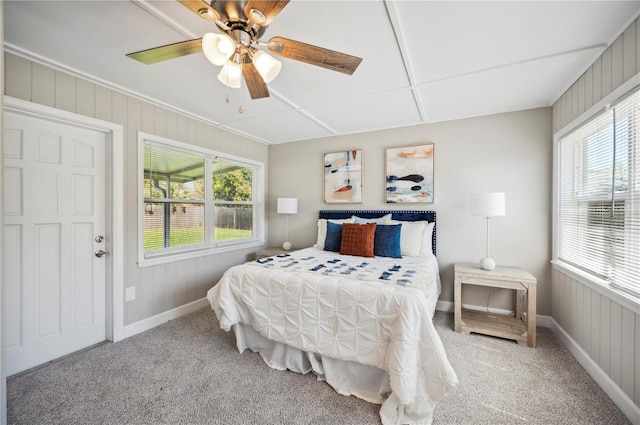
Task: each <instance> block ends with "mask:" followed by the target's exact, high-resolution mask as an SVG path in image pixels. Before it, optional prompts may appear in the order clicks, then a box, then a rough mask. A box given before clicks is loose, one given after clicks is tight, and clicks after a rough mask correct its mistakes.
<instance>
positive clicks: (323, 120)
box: [4, 0, 640, 143]
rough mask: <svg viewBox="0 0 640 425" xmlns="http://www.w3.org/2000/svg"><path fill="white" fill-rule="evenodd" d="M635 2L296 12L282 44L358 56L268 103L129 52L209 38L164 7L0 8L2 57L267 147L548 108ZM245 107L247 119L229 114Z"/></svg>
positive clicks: (344, 6) (190, 67)
mask: <svg viewBox="0 0 640 425" xmlns="http://www.w3.org/2000/svg"><path fill="white" fill-rule="evenodd" d="M639 12H640V1H567V2H563V1H498V2H491V1H469V2H461V1H392V0H386V1H382V0H361V1H327V0H324V1H310V0H292V1H291V2H290V3H289V4H288V5H287V7H285V9H284V10H283V11H282V12H281V13H280V14H279V15H278V16H277V17H276V19H275V20H274V21H273V22H272V23H271V25H270V26H269V28H268V29H267V31H266V33H265V34H264V36H263V37H262V38H263V39H264V40H268V39H269V38H271V37H273V36H276V35H279V36H283V37H286V38H290V39H294V40H298V41H303V42H305V43H309V44H314V45H318V46H321V47H325V48H329V49H332V50H337V51H341V52H345V53H349V54H351V55H355V56H358V57H361V58H363V61H362V64H361V65H360V67H359V68H358V69H357V71H356V72H355V73H354V74H353V75H352V76H348V75H343V74H340V73H337V72H333V71H329V70H326V69H323V68H319V67H315V66H312V65H308V64H305V63H301V62H297V61H293V60H290V59H286V58H283V59H282V62H283V64H282V71H281V72H280V75H279V76H278V77H277V78H276V79H275V80H274V81H273V82H271V83H270V84H269V90H270V92H271V97H270V98H267V99H260V100H251V99H250V97H249V95H248V92H247V91H246V89H244V88H242V89H240V90H238V89H231V90H230V95H231V102H230V103H229V104H227V103H225V96H226V87H225V86H223V85H222V84H221V83H219V82H218V80H217V77H216V76H217V73H218V72H219V68H218V67H216V66H214V65H211V64H210V63H209V62H208V61H207V60H206V59H205V57H204V55H203V54H200V53H197V54H193V55H190V56H185V57H182V58H178V59H173V60H169V61H165V62H160V63H156V64H153V65H144V64H141V63H139V62H137V61H134V60H132V59H129V58H127V57H126V56H125V54H126V53H131V52H135V51H138V50H144V49H148V48H152V47H157V46H161V45H165V44H170V43H175V42H179V41H184V40H188V39H192V38H199V37H202V35H203V34H204V33H206V32H210V31H214V32H215V31H216V29H215V28H214V27H215V25H214V24H212V23H211V22H209V21H205V20H204V19H201V18H200V17H198V16H197V15H195V14H194V13H192V12H191V11H189V10H188V9H186V8H185V7H184V6H182V5H181V4H179V3H178V2H176V1H173V0H163V1H147V0H135V1H96V0H91V1H87V0H85V1H55V0H48V1H41V2H37V1H28V0H22V1H5V2H4V30H5V49H6V51H9V52H12V53H16V54H19V55H22V56H25V57H27V58H30V59H32V60H36V61H39V62H42V63H44V64H47V65H50V66H53V67H55V68H58V69H63V70H66V71H69V72H72V73H74V74H76V75H80V76H82V77H84V78H88V79H90V80H93V81H96V82H99V83H101V84H105V85H107V86H109V87H114V88H117V89H118V90H121V91H124V92H127V93H129V94H134V95H136V96H138V97H141V98H143V99H147V100H151V101H153V102H155V103H159V104H162V105H165V106H168V107H170V108H172V109H175V110H179V111H182V112H185V113H187V114H189V115H192V116H195V117H197V118H199V119H203V120H205V121H207V122H209V123H212V124H214V125H218V126H221V127H224V128H227V129H230V130H232V131H234V132H237V133H241V134H243V135H246V136H248V137H250V138H253V139H256V140H259V141H263V142H265V143H284V142H291V141H299V140H307V139H314V138H320V137H326V136H334V135H342V134H352V133H360V132H366V131H372V130H380V129H388V128H397V127H404V126H410V125H416V124H422V123H430V122H437V121H444V120H452V119H459V118H466V117H473V116H480V115H489V114H495V113H500V112H509V111H518V110H524V109H530V108H537V107H545V106H550V105H551V104H552V103H553V102H554V101H555V100H556V99H557V98H558V97H559V96H560V95H561V94H562V92H564V90H566V89H567V88H568V87H569V86H570V85H571V83H573V81H575V80H576V79H577V78H578V77H579V76H580V75H581V74H582V73H583V72H584V71H585V70H586V69H587V67H588V66H589V65H590V64H591V63H592V62H593V61H594V60H595V59H596V58H597V57H598V56H599V55H600V54H601V53H602V52H603V51H604V49H605V48H606V47H607V46H608V45H609V44H610V43H611V42H613V40H614V39H615V38H616V37H617V36H618V35H619V34H620V32H621V31H622V30H623V29H624V28H625V27H626V26H627V25H628V24H629V23H630V22H631V21H632V20H633V19H634V18H635V17H637V16H638V14H639ZM240 104H242V108H243V110H244V112H243V113H242V114H240V113H238V106H239V105H240Z"/></svg>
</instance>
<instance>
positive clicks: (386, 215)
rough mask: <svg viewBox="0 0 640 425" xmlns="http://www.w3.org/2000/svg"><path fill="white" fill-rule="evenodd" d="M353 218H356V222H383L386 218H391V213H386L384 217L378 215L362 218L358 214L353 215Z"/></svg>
mask: <svg viewBox="0 0 640 425" xmlns="http://www.w3.org/2000/svg"><path fill="white" fill-rule="evenodd" d="M351 218H352V219H354V223H356V224H368V223H377V224H383V223H384V221H385V220H391V213H389V214H385V215H383V216H382V217H377V218H362V217H358V216H357V215H354V216H351Z"/></svg>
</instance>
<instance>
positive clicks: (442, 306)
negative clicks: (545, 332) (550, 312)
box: [436, 300, 552, 328]
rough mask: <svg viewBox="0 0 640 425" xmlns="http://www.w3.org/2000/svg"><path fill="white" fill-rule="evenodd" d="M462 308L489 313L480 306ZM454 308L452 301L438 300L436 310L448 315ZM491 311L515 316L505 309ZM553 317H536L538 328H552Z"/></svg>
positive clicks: (491, 310) (464, 305)
mask: <svg viewBox="0 0 640 425" xmlns="http://www.w3.org/2000/svg"><path fill="white" fill-rule="evenodd" d="M462 306H463V307H464V308H466V309H468V310H475V311H487V308H486V307H481V306H478V305H470V304H462ZM453 307H454V304H453V303H452V302H451V301H440V300H438V302H437V303H436V310H438V311H444V312H447V313H453ZM489 311H490V312H491V313H496V314H513V311H512V310H503V309H499V308H491V309H489ZM523 316H524V318H525V320H526V317H527V313H523ZM551 320H552V319H551V317H550V316H542V315H540V314H538V315H536V326H541V327H543V328H550V327H551Z"/></svg>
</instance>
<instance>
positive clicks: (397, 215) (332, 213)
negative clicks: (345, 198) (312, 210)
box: [318, 210, 437, 255]
mask: <svg viewBox="0 0 640 425" xmlns="http://www.w3.org/2000/svg"><path fill="white" fill-rule="evenodd" d="M389 213H391V218H392V219H393V220H398V221H428V222H430V223H435V222H436V212H435V211H398V210H375V211H374V210H320V211H319V212H318V218H324V219H334V220H336V219H341V218H349V217H351V216H353V215H355V216H358V217H362V218H378V217H380V216H383V215H385V214H389ZM436 227H437V225H436V224H434V226H433V236H432V241H431V246H432V250H433V255H436Z"/></svg>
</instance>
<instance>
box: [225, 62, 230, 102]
mask: <svg viewBox="0 0 640 425" xmlns="http://www.w3.org/2000/svg"><path fill="white" fill-rule="evenodd" d="M226 74H227V82H226V84H225V86H226V87H227V97H226V98H225V100H224V101H225V103H229V102H230V101H231V99H230V98H229V67H227V72H226Z"/></svg>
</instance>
